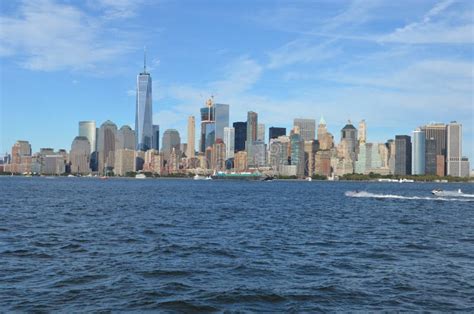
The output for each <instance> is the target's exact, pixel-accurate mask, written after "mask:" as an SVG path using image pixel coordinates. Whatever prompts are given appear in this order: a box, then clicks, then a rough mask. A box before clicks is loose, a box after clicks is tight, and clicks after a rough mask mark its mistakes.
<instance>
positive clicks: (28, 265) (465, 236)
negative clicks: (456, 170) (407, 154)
mask: <svg viewBox="0 0 474 314" xmlns="http://www.w3.org/2000/svg"><path fill="white" fill-rule="evenodd" d="M436 187H442V188H444V189H450V190H457V189H458V188H462V189H463V190H464V191H465V192H466V193H471V194H472V193H474V186H473V185H469V184H464V185H462V184H459V185H457V184H412V183H406V184H399V183H342V182H333V183H331V182H314V181H313V182H283V181H275V182H231V181H219V182H217V181H192V180H134V179H129V180H127V179H112V180H107V181H101V180H97V179H86V178H82V179H80V178H62V179H53V180H48V179H45V178H0V310H1V311H32V310H36V311H61V312H72V311H75V312H76V311H109V310H110V311H114V310H128V311H145V310H163V311H166V310H169V311H185V312H190V311H221V310H231V311H232V310H248V311H309V312H313V311H349V310H360V311H366V310H374V311H377V310H407V311H412V310H433V311H454V310H462V311H471V312H472V311H474V202H472V201H469V200H467V201H466V200H463V201H459V200H456V199H454V200H434V199H432V195H430V191H431V190H432V189H433V188H436ZM355 190H359V191H364V193H367V195H366V196H365V197H351V195H350V194H349V195H346V193H347V192H348V191H355ZM371 194H372V195H371ZM374 195H375V197H374ZM380 195H382V196H383V195H395V196H401V198H400V197H388V198H387V197H380ZM426 198H429V199H426Z"/></svg>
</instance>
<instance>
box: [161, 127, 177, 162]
mask: <svg viewBox="0 0 474 314" xmlns="http://www.w3.org/2000/svg"><path fill="white" fill-rule="evenodd" d="M162 145H163V146H162V149H161V151H162V152H163V156H164V159H165V160H169V159H170V156H171V153H172V152H173V150H174V153H175V154H177V155H179V149H180V145H181V137H180V136H179V132H178V130H176V129H167V130H166V131H165V132H164V133H163V141H162Z"/></svg>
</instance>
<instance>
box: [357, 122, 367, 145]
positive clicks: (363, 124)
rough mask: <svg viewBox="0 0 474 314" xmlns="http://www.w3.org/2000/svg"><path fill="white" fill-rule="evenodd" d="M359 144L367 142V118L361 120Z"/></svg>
mask: <svg viewBox="0 0 474 314" xmlns="http://www.w3.org/2000/svg"><path fill="white" fill-rule="evenodd" d="M358 133H359V138H358V141H359V144H365V143H366V142H367V123H366V122H365V120H362V121H360V122H359V132H358Z"/></svg>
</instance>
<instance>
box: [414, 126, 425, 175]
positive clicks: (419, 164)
mask: <svg viewBox="0 0 474 314" xmlns="http://www.w3.org/2000/svg"><path fill="white" fill-rule="evenodd" d="M412 139H413V142H412V149H411V160H412V164H411V165H412V166H411V174H413V175H424V174H425V153H426V145H425V144H426V143H425V142H426V136H425V131H422V130H421V129H416V130H415V131H413V137H412Z"/></svg>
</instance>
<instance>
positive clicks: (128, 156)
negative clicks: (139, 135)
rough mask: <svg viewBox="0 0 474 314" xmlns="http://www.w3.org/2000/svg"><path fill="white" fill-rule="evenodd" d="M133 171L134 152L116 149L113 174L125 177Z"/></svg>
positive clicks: (132, 150)
mask: <svg viewBox="0 0 474 314" xmlns="http://www.w3.org/2000/svg"><path fill="white" fill-rule="evenodd" d="M134 171H135V150H134V149H128V148H123V149H118V150H116V151H115V165H114V173H115V175H117V176H125V175H127V173H129V172H134Z"/></svg>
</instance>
